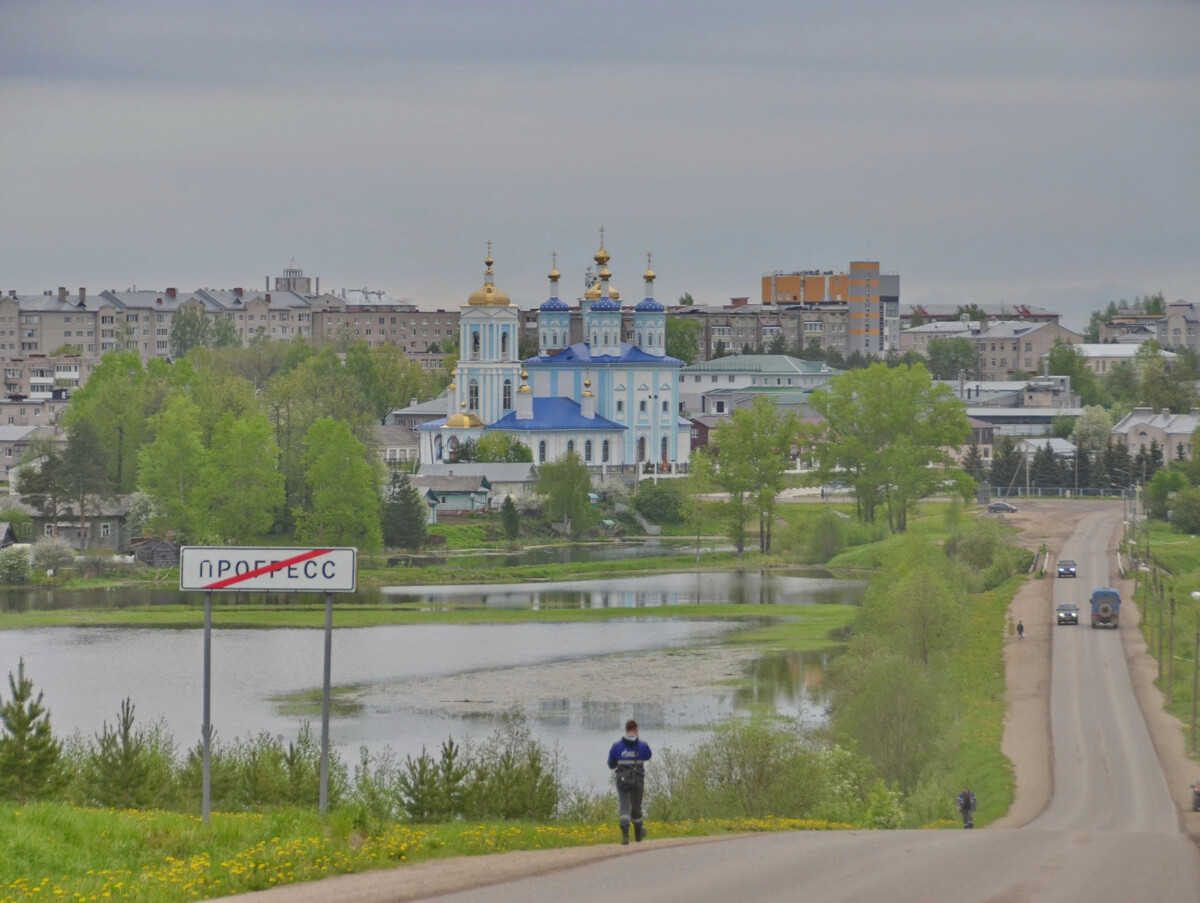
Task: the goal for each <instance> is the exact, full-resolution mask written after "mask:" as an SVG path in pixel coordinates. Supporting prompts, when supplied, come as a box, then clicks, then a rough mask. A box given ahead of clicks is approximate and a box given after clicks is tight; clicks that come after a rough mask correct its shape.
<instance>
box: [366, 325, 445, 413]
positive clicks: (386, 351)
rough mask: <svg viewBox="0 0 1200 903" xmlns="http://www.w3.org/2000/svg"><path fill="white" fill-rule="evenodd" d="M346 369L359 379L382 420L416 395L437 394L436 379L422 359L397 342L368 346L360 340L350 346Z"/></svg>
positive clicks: (425, 396) (425, 397)
mask: <svg viewBox="0 0 1200 903" xmlns="http://www.w3.org/2000/svg"><path fill="white" fill-rule="evenodd" d="M346 371H347V372H348V373H350V374H351V375H352V376H353V377H354V378H355V380H357V382H358V387H359V389H360V390H361V391H362V395H363V398H364V399H366V402H367V405H368V407H369V408H370V410H371V414H372V416H373V417H374V418H375V420H376V421H378V422H379V423H386V422H387V416H388V414H390V413H391V412H392V411H394V410H396V409H397V408H402V407H404V406H405V405H407V404H409V402H411V401H412V399H414V398H415V399H417V400H418V401H425V400H426V399H429V398H432V397H433V394H434V393H433V382H432V380H431V379H430V378H429V376H428V374H427V373H426V372H425V369H424V368H423V367H422V366H421V365H420V363H419V362H417V361H414V360H412V359H411V358H409V357H408V356H407V355H406V354H405V353H404V351H403V350H402V349H400V348H398V347H397V346H395V345H391V344H388V345H380V346H379V347H376V348H368V347H367V344H366V342H356V343H354V344H353V345H351V346H350V347H349V348H347V349H346Z"/></svg>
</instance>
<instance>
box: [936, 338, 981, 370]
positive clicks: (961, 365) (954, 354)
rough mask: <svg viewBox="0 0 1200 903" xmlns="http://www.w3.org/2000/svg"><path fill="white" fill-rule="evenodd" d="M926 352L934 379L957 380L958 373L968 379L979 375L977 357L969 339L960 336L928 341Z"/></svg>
mask: <svg viewBox="0 0 1200 903" xmlns="http://www.w3.org/2000/svg"><path fill="white" fill-rule="evenodd" d="M926 351H927V355H928V357H929V371H930V372H931V373H932V374H933V378H934V379H958V374H959V373H960V372H963V373H966V374H967V378H968V379H969V378H971V377H973V376H975V375H976V374H978V373H979V355H978V354H977V353H976V352H975V346H974V345H972V344H971V340H970V339H964V338H962V337H961V336H955V337H954V338H949V339H943V338H936V339H930V340H929V346H928V347H927V349H926Z"/></svg>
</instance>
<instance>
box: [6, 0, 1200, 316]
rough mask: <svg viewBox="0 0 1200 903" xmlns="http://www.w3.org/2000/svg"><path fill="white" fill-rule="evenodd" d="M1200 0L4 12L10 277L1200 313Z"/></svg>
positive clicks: (46, 284)
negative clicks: (606, 255)
mask: <svg viewBox="0 0 1200 903" xmlns="http://www.w3.org/2000/svg"><path fill="white" fill-rule="evenodd" d="M1198 46H1200V2H1196V0H1139V2H1132V0H1119V2H1115V0H1086V2H1080V3H1072V2H1056V0H1002V2H972V3H964V2H962V0H946V2H941V0H936V2H935V0H909V2H905V3H893V2H884V0H870V2H842V3H829V2H822V3H816V2H780V0H773V2H758V0H740V2H738V3H720V4H718V3H700V2H685V0H677V2H654V0H642V2H628V3H627V2H611V3H575V2H569V0H541V2H538V0H524V2H504V0H480V2H453V0H443V2H423V3H407V2H385V0H377V2H361V0H341V2H338V3H329V2H319V0H313V2H293V3H273V2H262V3H259V2H254V0H236V2H226V0H206V2H204V3H191V4H178V3H162V2H145V3H139V2H129V0H117V2H110V3H108V2H106V3H95V2H75V3H72V2H57V0H46V2H41V3H30V2H27V0H15V2H6V0H0V289H3V290H5V291H7V290H9V289H16V290H18V291H20V292H22V293H29V292H40V291H42V290H45V289H50V288H55V287H57V286H59V285H65V286H68V287H70V289H71V290H72V291H74V290H75V289H76V288H78V287H79V286H87V287H88V289H89V291H92V292H96V291H100V290H102V289H106V288H116V289H125V288H128V287H130V286H132V285H135V284H136V285H138V286H139V287H146V288H156V289H157V288H164V287H166V286H177V287H179V288H180V289H181V290H184V289H186V290H191V289H194V288H198V287H201V286H208V287H214V288H228V287H233V286H237V285H243V286H246V287H255V288H257V287H261V286H262V285H263V277H264V276H265V275H267V274H270V275H272V276H274V275H276V274H278V273H280V272H281V270H282V269H283V267H284V266H285V265H286V264H287V262H288V260H289V259H290V258H292V257H295V258H296V259H297V260H298V261H299V263H300V264H301V266H302V267H303V268H304V270H305V272H306V274H309V275H314V276H320V277H321V287H322V289H334V290H337V289H340V288H342V287H348V288H349V287H355V288H357V287H363V286H368V287H370V288H372V289H382V290H385V291H387V292H388V293H389V294H390V295H391V296H393V297H400V298H406V299H409V300H412V301H414V302H416V303H418V304H420V305H421V306H423V307H424V306H427V307H436V306H453V305H458V304H461V303H462V302H463V301H465V300H466V297H467V295H468V294H469V293H470V292H471V291H473V290H474V289H476V288H478V287H479V285H480V283H481V277H482V270H483V263H482V261H483V258H484V257H485V256H486V242H487V241H488V240H489V239H491V240H492V242H493V254H494V256H495V259H496V266H495V269H496V282H497V285H498V286H499V287H500V288H503V289H504V290H506V291H507V292H509V294H510V295H511V296H512V297H513V300H514V301H516V302H517V303H519V304H521V305H522V306H532V305H534V304H536V303H539V302H540V301H542V300H544V299H545V297H546V296H547V283H546V279H545V274H546V272H547V271H548V270H549V269H550V255H551V252H552V251H557V252H558V255H559V257H558V268H559V269H560V270H561V271H562V272H563V275H564V279H563V287H564V289H565V290H564V291H563V292H562V294H563V295H564V296H575V295H577V294H578V292H579V291H580V290H581V288H582V280H583V273H584V269H585V267H587V266H588V265H589V264H590V263H591V257H592V254H593V253H594V252H595V250H596V247H597V245H598V239H599V235H598V230H599V227H600V226H604V227H605V228H606V242H605V243H606V245H607V247H608V250H609V252H610V253H611V254H612V261H611V263H610V264H609V266H610V268H611V269H612V271H613V274H614V275H613V285H615V286H616V287H617V288H619V289H620V290H621V292H622V295H623V297H624V298H625V299H626V300H630V299H632V300H636V299H638V298H640V297H641V296H642V294H643V292H642V285H641V273H642V271H643V270H644V269H645V267H646V259H645V254H646V252H647V251H652V252H653V253H654V269H655V270H656V271H657V272H658V274H659V281H658V284H657V290H656V292H655V294H656V296H657V297H658V298H659V299H660V300H662V301H666V302H671V301H673V300H674V299H676V298H678V296H679V295H681V294H682V293H683V292H685V291H686V292H690V293H691V294H692V295H693V296H695V297H696V299H697V300H698V301H701V302H710V303H720V302H724V301H726V300H727V299H728V298H729V297H731V296H736V295H749V296H750V297H751V298H752V299H754V300H757V299H758V297H759V285H760V277H761V276H762V275H763V274H764V273H767V272H770V271H772V270H784V271H792V270H796V269H832V270H836V271H841V270H845V269H846V267H847V265H848V263H849V262H850V261H851V260H858V259H873V260H878V261H880V263H881V265H882V268H883V270H884V271H885V272H898V273H899V274H900V277H901V301H902V302H903V303H916V302H955V303H969V302H976V303H984V302H998V301H1002V300H1003V301H1008V302H1024V303H1032V304H1039V305H1042V306H1045V307H1049V308H1053V309H1059V310H1062V311H1063V312H1065V313H1067V314H1069V315H1071V316H1072V318H1073V319H1075V318H1079V317H1080V316H1081V315H1083V314H1084V313H1085V312H1086V311H1089V310H1091V309H1092V308H1094V307H1096V306H1099V305H1101V304H1103V303H1106V302H1107V301H1109V300H1110V299H1119V298H1122V297H1124V298H1129V299H1132V298H1133V297H1134V296H1136V295H1141V294H1144V293H1147V292H1156V291H1160V290H1161V291H1163V292H1165V294H1166V295H1167V298H1168V300H1174V299H1176V298H1185V299H1187V300H1191V301H1200V51H1198V50H1197V47H1198Z"/></svg>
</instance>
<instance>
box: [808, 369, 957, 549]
mask: <svg viewBox="0 0 1200 903" xmlns="http://www.w3.org/2000/svg"><path fill="white" fill-rule="evenodd" d="M811 404H812V407H813V410H815V411H816V412H817V413H819V414H820V415H821V416H822V417H824V418H825V423H824V429H823V432H822V433H821V434H820V436H819V437H818V438H817V440H816V442H815V454H816V458H817V461H818V463H819V467H818V470H819V474H820V478H821V479H822V480H823V481H824V480H831V479H846V480H848V482H850V483H851V485H853V486H854V490H855V502H856V504H857V506H858V514H859V517H860V518H861V519H862V520H863V521H864V522H866V523H874V522H875V514H876V509H877V508H878V507H879V505H881V504H886V506H887V512H888V526H889V527H890V528H891V529H893V530H895V531H898V532H903V531H904V530H905V529H906V528H907V523H908V520H907V518H908V509H909V506H910V505H911V504H913V503H915V502H916V501H917V500H918V499H921V498H923V497H925V496H927V495H929V494H931V493H932V492H934V491H936V490H938V489H940V488H942V487H943V485H944V484H945V482H946V481H947V480H951V481H955V483H956V489H957V491H958V492H960V493H962V492H968V491H969V486H967V485H966V484H960V483H959V480H960V478H964V477H965V474H963V473H962V471H961V470H959V469H958V468H954V467H951V466H950V465H949V460H950V459H949V456H948V455H947V453H946V451H945V449H947V448H956V447H958V446H960V445H961V444H962V443H963V442H964V441H965V440H966V438H967V437H969V436H970V435H971V429H970V425H969V423H968V421H967V415H966V410H965V408H964V406H963V403H962V402H961V401H959V400H958V399H957V398H955V397H954V393H953V392H952V390H951V389H950V387H949V386H946V385H945V384H937V385H934V384H933V382H932V380H931V379H930V376H929V371H928V370H926V369H925V368H924V367H907V366H900V367H896V368H894V369H889V368H888V367H887V366H886V365H884V364H880V363H877V364H873V365H872V366H870V367H868V368H866V369H865V370H850V371H847V372H846V373H843V374H842V375H841V376H838V377H836V378H835V379H834V380H833V381H832V382H831V383H830V384H829V386H828V388H826V389H818V390H817V391H815V392H813V395H812V401H811ZM932 465H940V466H932Z"/></svg>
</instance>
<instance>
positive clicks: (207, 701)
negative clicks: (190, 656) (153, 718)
mask: <svg viewBox="0 0 1200 903" xmlns="http://www.w3.org/2000/svg"><path fill="white" fill-rule="evenodd" d="M211 714H212V593H205V594H204V724H203V725H202V726H201V728H200V737H201V742H202V743H203V745H204V754H203V760H204V769H203V770H204V777H203V780H202V785H203V789H202V790H201V794H200V795H201V802H200V813H201V816H200V817H201V819H202V820H203V821H204V824H206V825H207V824H208V814H209V808H210V804H211V802H212V745H211V740H212V718H211Z"/></svg>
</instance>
